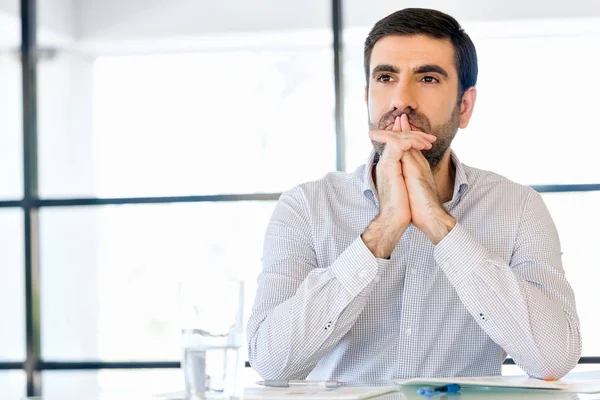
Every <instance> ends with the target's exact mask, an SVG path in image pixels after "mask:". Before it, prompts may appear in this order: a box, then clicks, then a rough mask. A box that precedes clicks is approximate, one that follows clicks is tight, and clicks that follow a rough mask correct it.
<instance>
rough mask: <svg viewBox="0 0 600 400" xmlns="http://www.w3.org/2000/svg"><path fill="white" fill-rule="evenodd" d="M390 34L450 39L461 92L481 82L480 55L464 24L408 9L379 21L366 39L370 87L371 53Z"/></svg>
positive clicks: (459, 91)
mask: <svg viewBox="0 0 600 400" xmlns="http://www.w3.org/2000/svg"><path fill="white" fill-rule="evenodd" d="M388 35H425V36H429V37H432V38H435V39H450V41H451V42H452V45H453V46H454V59H455V64H456V71H457V72H458V83H459V86H458V93H459V98H462V95H463V93H464V92H465V90H467V89H468V88H470V87H471V86H475V84H476V83H477V71H478V68H477V52H476V51H475V45H474V44H473V42H472V41H471V38H470V37H469V35H467V34H466V33H465V31H464V29H463V28H461V26H460V24H459V23H458V22H457V21H456V20H455V19H454V18H452V17H451V16H449V15H447V14H444V13H443V12H441V11H437V10H430V9H427V8H405V9H403V10H400V11H396V12H395V13H393V14H390V15H388V16H387V17H385V18H383V19H382V20H380V21H378V22H377V23H376V24H375V26H373V29H371V32H369V36H367V39H366V40H365V74H366V77H367V86H369V69H370V65H371V53H372V52H373V47H374V46H375V43H377V41H378V40H379V39H381V38H382V37H384V36H388Z"/></svg>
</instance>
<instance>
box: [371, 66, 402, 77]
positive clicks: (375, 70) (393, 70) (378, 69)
mask: <svg viewBox="0 0 600 400" xmlns="http://www.w3.org/2000/svg"><path fill="white" fill-rule="evenodd" d="M380 72H391V73H393V74H397V73H398V68H396V67H394V66H393V65H391V64H380V65H378V66H376V67H375V68H373V72H372V73H371V77H372V78H374V77H375V75H377V74H378V73H380Z"/></svg>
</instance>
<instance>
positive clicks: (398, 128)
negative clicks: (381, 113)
mask: <svg viewBox="0 0 600 400" xmlns="http://www.w3.org/2000/svg"><path fill="white" fill-rule="evenodd" d="M401 124H402V123H401V121H400V117H396V119H395V120H394V126H393V127H392V130H393V131H399V132H402V125H401Z"/></svg>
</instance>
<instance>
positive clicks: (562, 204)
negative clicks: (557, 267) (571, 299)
mask: <svg viewBox="0 0 600 400" xmlns="http://www.w3.org/2000/svg"><path fill="white" fill-rule="evenodd" d="M543 197H544V201H545V202H546V205H547V206H548V210H549V211H550V213H551V214H552V218H553V219H554V223H555V224H556V228H557V229H558V234H559V236H560V241H561V247H562V252H563V257H562V261H563V266H564V268H565V273H566V275H567V279H568V280H569V282H570V283H571V285H572V286H573V290H574V291H575V300H576V302H577V311H578V312H579V319H580V322H581V334H582V340H583V352H582V355H583V356H597V355H598V354H600V340H599V339H598V338H599V337H600V323H598V318H597V314H598V287H597V286H598V281H599V280H600V271H599V270H598V268H597V267H596V266H597V265H598V261H597V259H598V258H597V254H596V248H597V246H598V245H597V242H598V236H597V233H596V227H597V226H600V214H599V213H598V212H597V207H598V204H600V192H580V193H577V192H573V193H545V194H543Z"/></svg>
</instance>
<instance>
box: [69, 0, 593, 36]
mask: <svg viewBox="0 0 600 400" xmlns="http://www.w3.org/2000/svg"><path fill="white" fill-rule="evenodd" d="M76 1H77V2H78V10H77V15H76V20H77V26H76V34H77V37H78V38H80V39H83V40H90V39H95V40H98V39H114V38H120V39H139V38H143V37H165V36H171V37H175V36H189V35H203V34H207V33H225V32H247V31H257V30H266V31H269V30H298V29H319V28H328V27H329V26H330V19H331V17H330V3H329V1H323V0H303V1H302V2H291V1H287V2H280V1H277V0H253V1H244V0H235V1H233V0H202V1H198V0H169V1H166V0H129V1H127V2H122V1H120V0H105V1H98V0H76ZM343 7H344V10H345V12H344V17H345V25H346V26H365V25H367V26H368V25H372V24H373V23H374V22H376V21H377V20H379V19H380V18H382V17H384V16H385V15H387V14H389V13H391V12H393V11H396V10H398V9H400V8H404V7H429V8H437V9H440V10H442V11H445V12H448V13H450V14H451V15H453V16H455V17H456V18H457V19H459V20H461V21H468V20H504V19H521V18H575V17H592V16H600V2H598V1H590V0H572V1H569V3H568V6H565V2H564V1H561V0H527V1H523V0H485V1H481V0H454V1H448V0H403V1H398V0H375V1H366V0H346V1H344V3H343Z"/></svg>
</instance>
